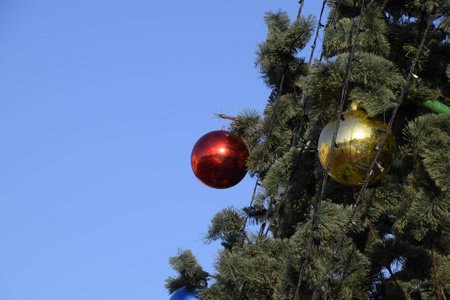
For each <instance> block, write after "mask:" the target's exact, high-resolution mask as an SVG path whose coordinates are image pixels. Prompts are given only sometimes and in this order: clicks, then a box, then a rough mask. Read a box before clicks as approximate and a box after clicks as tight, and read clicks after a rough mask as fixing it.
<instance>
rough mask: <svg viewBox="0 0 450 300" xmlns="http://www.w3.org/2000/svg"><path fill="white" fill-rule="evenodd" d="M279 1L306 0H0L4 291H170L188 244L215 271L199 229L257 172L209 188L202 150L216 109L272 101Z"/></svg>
mask: <svg viewBox="0 0 450 300" xmlns="http://www.w3.org/2000/svg"><path fill="white" fill-rule="evenodd" d="M321 3H322V1H306V4H305V7H304V10H303V12H304V13H311V14H314V15H318V14H319V12H320V6H321ZM280 8H281V9H283V10H286V11H287V12H288V13H289V15H290V16H291V18H292V19H294V18H295V17H296V14H297V10H298V1H294V0H289V1H287V0H282V1H253V0H252V1H242V0H241V1H206V0H194V1H178V0H174V1H149V0H145V1H144V0H142V1H140V0H127V1H116V0H108V1H106V0H90V1H85V0H77V1H74V0H65V1H62V0H14V1H13V0H5V1H1V2H0V66H1V72H0V82H1V88H0V133H1V147H0V237H1V239H2V241H1V244H0V299H2V300H30V299H33V300H44V299H45V300H49V299H64V300H72V299H74V300H75V299H77V300H79V299H95V300H102V299H105V300H106V299H108V300H116V299H117V300H119V299H120V300H122V299H123V300H125V299H126V300H129V299H133V300H141V299H142V300H144V299H161V300H163V299H168V298H169V295H168V292H167V291H166V289H165V288H164V279H166V278H167V277H168V276H173V275H175V274H174V272H173V271H172V270H171V268H170V266H169V263H168V258H169V257H170V256H174V255H176V254H177V249H178V248H182V249H191V250H192V251H193V253H194V254H195V255H196V256H197V258H198V260H199V262H200V263H201V264H202V265H203V266H204V268H205V269H206V270H207V271H209V272H213V266H212V264H213V261H214V256H215V254H216V252H217V249H218V248H219V247H220V245H219V243H213V244H211V245H204V244H203V241H202V240H201V239H202V235H203V234H204V233H205V232H206V231H207V228H208V225H209V222H210V220H211V218H212V217H213V216H214V214H215V213H216V212H217V211H219V210H221V209H223V208H225V207H227V206H231V205H233V206H236V207H243V206H246V205H248V204H249V202H250V198H251V194H252V191H253V186H254V179H252V178H250V177H249V176H247V177H246V178H245V179H244V180H243V181H242V182H241V183H240V184H239V185H237V186H235V187H233V188H230V189H227V190H215V189H211V188H208V187H206V186H205V185H203V184H201V183H200V182H199V181H198V180H197V179H196V178H195V177H194V175H193V173H192V171H191V167H190V153H191V150H192V147H193V145H194V144H195V142H196V141H197V140H198V139H199V138H200V137H201V136H202V135H203V134H205V133H207V132H209V131H212V130H218V129H220V128H221V127H222V125H225V126H227V125H228V124H229V122H227V121H224V120H221V119H218V118H216V117H215V116H214V115H213V114H214V113H224V114H228V115H232V116H233V115H236V114H238V113H239V112H240V111H242V110H243V109H244V108H246V107H248V108H255V109H257V110H258V111H262V110H263V108H264V106H265V104H266V100H267V96H268V95H269V90H268V89H267V88H266V87H265V86H264V84H263V81H262V80H261V78H260V76H259V74H258V71H257V70H256V69H255V68H254V61H255V55H254V51H255V50H256V44H257V43H259V42H261V41H263V40H264V38H265V35H266V27H265V24H264V20H263V16H264V13H265V12H266V11H269V10H274V11H276V10H278V9H280ZM307 50H308V52H307V53H306V54H305V56H306V57H309V48H308V49H307Z"/></svg>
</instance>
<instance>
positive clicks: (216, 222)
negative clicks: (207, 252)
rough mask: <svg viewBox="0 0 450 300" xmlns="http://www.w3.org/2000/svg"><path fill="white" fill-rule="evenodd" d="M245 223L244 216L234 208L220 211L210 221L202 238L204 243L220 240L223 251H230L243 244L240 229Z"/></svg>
mask: <svg viewBox="0 0 450 300" xmlns="http://www.w3.org/2000/svg"><path fill="white" fill-rule="evenodd" d="M244 222H245V215H244V213H243V212H242V211H240V210H237V209H236V208H234V207H229V208H225V209H222V210H221V211H220V212H218V213H217V214H216V215H215V216H214V218H213V219H212V220H211V225H209V228H208V233H207V234H206V236H205V237H204V240H205V242H206V243H210V242H212V241H216V240H221V241H222V246H224V247H225V249H228V250H231V249H232V248H233V247H237V246H238V245H239V244H240V243H242V242H243V239H244V236H243V232H242V231H241V228H242V227H243V225H244Z"/></svg>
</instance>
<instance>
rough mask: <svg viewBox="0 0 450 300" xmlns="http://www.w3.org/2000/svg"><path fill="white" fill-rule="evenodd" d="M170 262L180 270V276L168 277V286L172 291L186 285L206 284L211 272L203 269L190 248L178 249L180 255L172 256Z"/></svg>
mask: <svg viewBox="0 0 450 300" xmlns="http://www.w3.org/2000/svg"><path fill="white" fill-rule="evenodd" d="M169 263H170V264H171V265H172V268H173V269H174V270H175V271H177V272H178V274H179V275H178V277H175V278H173V277H169V278H168V279H166V282H167V283H166V288H167V289H168V290H169V292H170V293H173V292H175V291H176V290H178V289H180V288H182V287H184V286H198V285H206V280H207V278H208V276H209V274H208V273H207V272H205V271H203V269H202V267H201V266H200V264H199V263H198V262H197V259H196V258H195V257H194V255H193V254H192V252H191V251H190V250H178V256H174V257H171V258H170V259H169Z"/></svg>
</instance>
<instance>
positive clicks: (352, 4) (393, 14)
mask: <svg viewBox="0 0 450 300" xmlns="http://www.w3.org/2000/svg"><path fill="white" fill-rule="evenodd" d="M299 3H300V8H299V13H298V16H297V17H296V19H295V20H291V19H290V18H289V16H288V15H287V13H285V12H283V11H279V12H268V13H267V14H266V16H265V17H264V18H265V22H266V24H267V27H268V33H267V38H266V40H265V41H263V42H261V43H260V44H258V45H257V49H258V50H257V52H256V54H257V57H256V66H257V68H259V70H260V72H261V74H262V78H263V80H264V82H265V83H266V85H267V86H268V87H270V89H271V93H270V95H268V100H267V106H266V109H265V110H264V112H263V114H262V115H260V114H258V113H257V112H256V111H254V110H249V109H248V110H244V111H243V112H242V113H240V114H239V115H237V116H235V117H234V118H232V119H233V120H234V121H233V123H231V125H230V131H232V132H234V133H235V134H236V135H238V136H239V137H240V138H241V139H242V140H244V141H245V143H246V144H247V146H248V148H249V152H250V155H249V158H248V161H247V168H248V172H249V174H250V175H251V176H253V177H254V178H255V181H256V186H255V192H254V195H253V197H252V199H249V205H248V206H247V207H242V208H235V207H232V206H230V207H228V208H224V209H223V210H222V211H220V212H218V213H217V214H216V216H215V217H214V218H213V219H212V220H211V224H210V226H209V228H208V231H207V235H206V237H205V242H210V241H216V240H219V241H221V242H222V245H223V249H221V250H220V251H219V254H218V257H217V261H216V264H215V270H216V272H215V273H214V274H208V273H207V272H205V271H204V270H203V269H202V267H201V266H200V265H199V264H198V263H197V261H196V258H195V257H194V256H193V254H192V253H191V252H190V251H189V250H186V251H181V252H180V253H179V255H178V256H176V257H172V258H170V263H171V264H172V266H173V268H174V269H175V270H176V271H177V272H178V274H179V275H178V276H177V277H175V278H169V279H167V284H166V287H167V288H168V289H169V291H170V292H174V291H176V290H178V289H179V288H182V287H184V286H207V288H204V289H202V290H201V291H200V293H199V294H198V297H200V298H201V299H205V300H207V299H211V300H220V299H237V300H239V299H252V300H262V299H292V300H295V299H396V300H397V299H450V151H449V149H450V107H449V106H450V42H449V40H448V37H449V33H450V17H449V15H450V1H448V0H446V1H428V0H371V1H365V0H335V1H324V2H323V6H324V7H325V5H328V8H329V14H328V17H327V18H326V17H325V16H324V17H322V16H321V15H320V16H319V17H312V16H303V15H302V13H301V10H302V5H303V1H300V2H299ZM322 11H323V10H322ZM318 36H321V37H323V44H322V50H321V51H319V53H320V59H315V60H313V59H312V57H313V51H311V57H306V58H303V57H300V55H299V53H300V51H301V50H302V49H303V48H304V47H305V46H306V45H307V43H308V42H310V40H312V41H313V42H314V43H313V47H312V49H313V50H314V49H315V45H316V40H317V37H318ZM350 104H352V105H354V106H357V109H358V111H359V114H360V119H361V122H362V123H361V124H363V125H358V126H361V128H357V129H358V130H359V129H361V131H363V127H364V128H366V127H368V128H369V129H367V130H371V131H370V132H371V133H370V134H368V135H367V136H366V137H365V138H360V137H359V135H358V133H356V130H355V132H353V131H354V129H352V132H351V133H348V132H346V131H348V129H345V128H346V127H345V126H346V125H345V124H348V123H349V122H350V118H349V117H348V115H346V114H344V112H345V111H346V110H347V109H348V108H349V107H350ZM329 122H332V123H331V125H329V126H331V128H332V129H331V131H330V132H331V134H328V135H329V142H327V143H325V142H324V143H323V144H322V145H320V144H319V142H318V141H319V138H322V137H321V133H322V132H323V131H324V127H325V126H326V125H327V124H328V123H329ZM346 122H347V123H346ZM379 124H384V125H385V126H384V125H383V126H382V125H379ZM372 127H373V128H372ZM355 128H356V127H355ZM364 130H365V129H364ZM340 134H347V135H349V136H351V137H350V138H348V140H345V141H341V140H339V135H340ZM390 135H392V136H393V137H395V145H394V144H392V142H390V140H389V136H390ZM383 149H387V150H383ZM346 151H347V152H346ZM383 151H385V152H386V151H387V152H386V153H387V154H386V153H385V154H383ZM383 155H384V156H383ZM383 157H384V158H383ZM369 158H370V159H369ZM333 159H334V160H333ZM361 172H362V173H361ZM361 174H363V176H362V175H361ZM375 174H381V175H380V176H379V177H380V178H376V179H377V180H375V181H374V180H371V178H375V177H374V176H375ZM358 176H359V177H358ZM333 178H334V179H333ZM338 178H339V179H338ZM230 205H231V204H230ZM249 224H252V225H257V227H256V228H258V229H257V230H253V231H252V230H250V229H249V227H250V226H249ZM252 228H255V226H252Z"/></svg>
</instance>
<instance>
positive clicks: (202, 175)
mask: <svg viewBox="0 0 450 300" xmlns="http://www.w3.org/2000/svg"><path fill="white" fill-rule="evenodd" d="M248 154H249V153H248V149H247V145H245V143H244V142H243V141H242V140H241V138H239V137H238V136H237V135H235V134H233V133H231V132H228V131H224V130H216V131H211V132H209V133H207V134H205V135H204V136H202V137H201V138H200V139H199V140H198V141H197V143H195V145H194V148H193V149H192V154H191V166H192V171H193V172H194V174H195V176H196V177H197V178H198V179H199V180H200V181H201V182H203V183H204V184H206V185H207V186H209V187H212V188H216V189H226V188H229V187H232V186H234V185H236V184H238V183H239V182H240V181H241V180H242V179H243V178H244V177H245V174H246V173H247V166H246V163H247V158H248Z"/></svg>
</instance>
